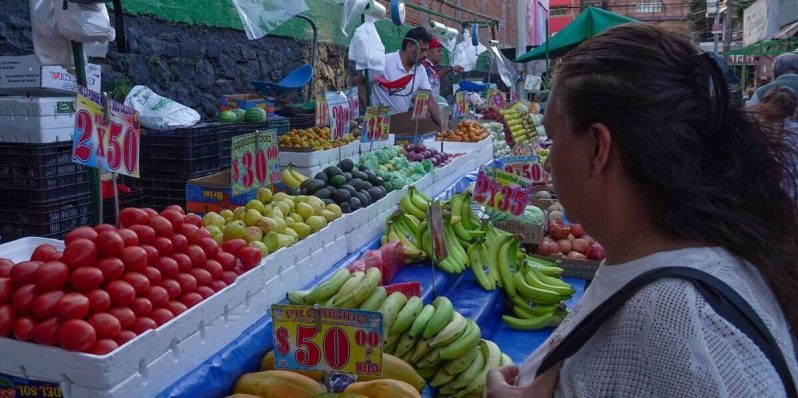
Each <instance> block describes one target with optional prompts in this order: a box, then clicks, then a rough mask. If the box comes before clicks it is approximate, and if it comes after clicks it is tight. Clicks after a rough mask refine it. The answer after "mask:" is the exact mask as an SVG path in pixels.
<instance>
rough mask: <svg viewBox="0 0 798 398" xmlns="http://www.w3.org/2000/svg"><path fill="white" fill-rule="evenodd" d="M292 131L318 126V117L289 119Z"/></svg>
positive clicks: (306, 116)
mask: <svg viewBox="0 0 798 398" xmlns="http://www.w3.org/2000/svg"><path fill="white" fill-rule="evenodd" d="M287 119H288V123H289V125H290V128H291V129H308V128H311V127H315V126H316V115H315V114H313V113H311V114H307V115H294V116H290V117H288V118H287Z"/></svg>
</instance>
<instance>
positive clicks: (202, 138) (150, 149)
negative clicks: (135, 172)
mask: <svg viewBox="0 0 798 398" xmlns="http://www.w3.org/2000/svg"><path fill="white" fill-rule="evenodd" d="M220 126H221V124H220V123H207V124H200V125H196V126H193V127H190V128H185V129H177V130H173V131H153V130H146V129H142V134H141V152H140V159H141V160H140V161H141V171H142V173H145V172H153V173H168V174H174V175H195V174H199V173H206V172H213V171H218V170H219V168H220V167H221V158H220V157H219V153H220V151H221V147H220V145H221V144H220V141H219V129H220Z"/></svg>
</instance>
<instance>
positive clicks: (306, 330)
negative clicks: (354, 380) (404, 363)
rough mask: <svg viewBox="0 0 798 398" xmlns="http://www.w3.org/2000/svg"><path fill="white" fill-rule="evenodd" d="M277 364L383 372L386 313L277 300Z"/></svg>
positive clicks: (279, 366)
mask: <svg viewBox="0 0 798 398" xmlns="http://www.w3.org/2000/svg"><path fill="white" fill-rule="evenodd" d="M272 320H273V325H272V334H273V338H274V365H275V368H277V369H297V370H322V371H328V372H337V373H349V374H358V375H374V376H379V375H381V374H382V342H383V336H382V334H383V329H382V321H383V319H382V313H380V312H377V311H363V310H353V309H342V308H314V307H306V306H298V305H280V304H274V305H272Z"/></svg>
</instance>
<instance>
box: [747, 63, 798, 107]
mask: <svg viewBox="0 0 798 398" xmlns="http://www.w3.org/2000/svg"><path fill="white" fill-rule="evenodd" d="M774 87H789V88H791V89H793V91H795V92H796V93H798V54H793V53H784V54H781V55H779V56H778V57H776V59H775V60H773V81H772V82H770V83H768V84H765V85H764V86H762V87H760V88H758V89H757V90H756V91H755V92H754V95H752V96H751V99H749V100H748V102H747V103H746V106H753V105H756V104H757V103H759V101H761V99H762V97H764V96H765V93H767V92H768V91H770V89H772V88H774Z"/></svg>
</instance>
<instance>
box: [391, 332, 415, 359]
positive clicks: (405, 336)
mask: <svg viewBox="0 0 798 398" xmlns="http://www.w3.org/2000/svg"><path fill="white" fill-rule="evenodd" d="M418 337H419V336H416V337H413V336H411V335H410V331H409V330H408V331H406V332H404V333H402V338H400V339H399V344H397V346H396V351H395V353H394V355H395V356H397V357H400V358H401V357H402V356H404V355H405V354H407V353H408V352H411V351H412V350H413V347H415V346H416V343H417V342H418Z"/></svg>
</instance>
